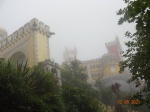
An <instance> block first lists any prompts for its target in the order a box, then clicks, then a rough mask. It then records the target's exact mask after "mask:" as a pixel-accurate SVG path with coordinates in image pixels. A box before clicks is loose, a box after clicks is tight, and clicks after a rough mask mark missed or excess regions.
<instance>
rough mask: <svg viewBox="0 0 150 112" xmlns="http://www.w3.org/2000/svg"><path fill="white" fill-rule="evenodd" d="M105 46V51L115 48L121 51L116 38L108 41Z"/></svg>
mask: <svg viewBox="0 0 150 112" xmlns="http://www.w3.org/2000/svg"><path fill="white" fill-rule="evenodd" d="M105 46H106V48H107V49H108V48H110V47H113V46H116V47H118V48H119V49H120V51H122V47H121V45H120V42H119V38H118V37H117V36H116V39H115V40H114V41H110V42H107V43H105Z"/></svg>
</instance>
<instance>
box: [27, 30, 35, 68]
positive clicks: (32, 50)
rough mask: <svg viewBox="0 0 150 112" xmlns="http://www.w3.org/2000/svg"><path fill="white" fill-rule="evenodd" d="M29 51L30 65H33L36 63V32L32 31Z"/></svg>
mask: <svg viewBox="0 0 150 112" xmlns="http://www.w3.org/2000/svg"><path fill="white" fill-rule="evenodd" d="M28 52H29V53H28V54H29V58H28V63H29V67H32V66H33V65H34V33H33V32H31V33H30V40H29V48H28Z"/></svg>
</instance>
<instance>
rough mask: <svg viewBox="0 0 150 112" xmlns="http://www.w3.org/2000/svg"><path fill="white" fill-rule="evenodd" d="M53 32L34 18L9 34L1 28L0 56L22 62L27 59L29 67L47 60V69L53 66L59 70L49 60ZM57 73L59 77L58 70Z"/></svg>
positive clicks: (58, 69) (57, 68)
mask: <svg viewBox="0 0 150 112" xmlns="http://www.w3.org/2000/svg"><path fill="white" fill-rule="evenodd" d="M53 34H54V33H53V32H50V27H49V26H47V25H45V24H44V23H43V22H41V21H39V20H37V19H35V18H34V19H32V20H31V21H30V22H28V23H26V24H25V25H24V26H22V27H21V28H19V29H18V30H17V31H15V32H14V33H13V34H11V35H9V36H7V32H6V30H4V29H2V28H1V29H0V39H1V40H0V58H6V59H11V60H13V61H17V62H18V63H23V64H24V63H25V61H26V60H28V66H29V67H32V66H33V65H37V64H38V63H39V62H43V63H44V62H45V61H47V65H49V69H50V68H51V67H53V68H55V69H56V70H57V71H60V68H59V67H56V66H53V65H55V64H52V63H54V62H52V61H50V52H49V38H50V37H51V35H53ZM48 60H49V61H48ZM57 73H59V74H58V76H59V78H60V72H57Z"/></svg>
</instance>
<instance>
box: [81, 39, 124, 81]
mask: <svg viewBox="0 0 150 112" xmlns="http://www.w3.org/2000/svg"><path fill="white" fill-rule="evenodd" d="M105 45H106V48H107V51H108V53H106V54H104V55H103V56H102V57H101V58H98V59H93V60H88V61H82V66H83V67H86V68H87V74H88V82H89V83H94V82H95V81H96V80H98V79H102V78H104V77H109V76H114V75H116V74H119V70H120V67H119V62H120V61H121V60H122V57H121V54H120V53H121V52H122V48H121V45H120V42H119V39H118V37H116V39H115V40H114V41H112V42H108V43H106V44H105Z"/></svg>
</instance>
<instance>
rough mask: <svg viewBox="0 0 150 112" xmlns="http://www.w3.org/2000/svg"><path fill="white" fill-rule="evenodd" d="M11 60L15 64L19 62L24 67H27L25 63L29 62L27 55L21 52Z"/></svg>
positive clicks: (15, 54)
mask: <svg viewBox="0 0 150 112" xmlns="http://www.w3.org/2000/svg"><path fill="white" fill-rule="evenodd" d="M10 60H11V61H13V62H17V63H18V64H22V65H25V63H26V61H27V59H26V56H25V54H24V53H23V52H21V51H18V52H16V53H14V54H13V55H12V56H11V57H10Z"/></svg>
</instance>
